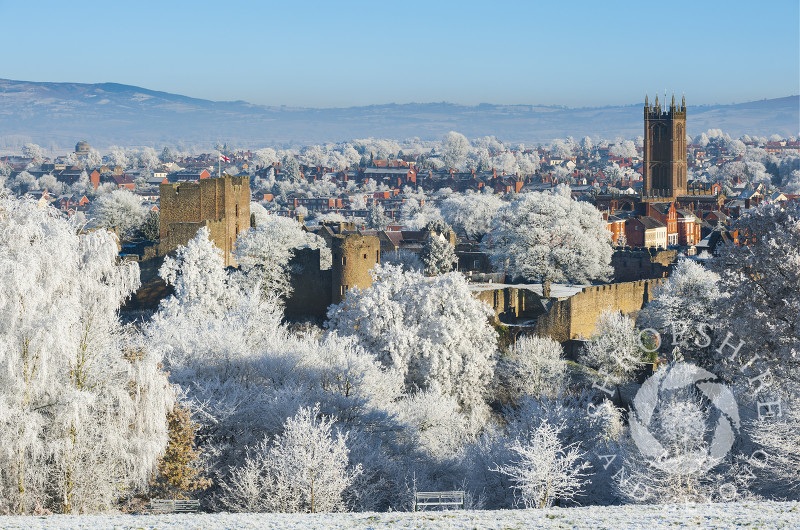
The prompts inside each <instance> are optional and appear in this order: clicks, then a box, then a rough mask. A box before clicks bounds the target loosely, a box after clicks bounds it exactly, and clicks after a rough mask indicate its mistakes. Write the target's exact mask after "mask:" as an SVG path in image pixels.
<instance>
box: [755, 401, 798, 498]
mask: <svg viewBox="0 0 800 530" xmlns="http://www.w3.org/2000/svg"><path fill="white" fill-rule="evenodd" d="M784 397H785V398H786V399H784V400H783V404H782V407H781V413H780V416H776V417H771V418H762V419H760V420H759V421H757V422H755V423H753V424H752V425H751V426H750V428H749V429H748V430H749V434H750V436H751V437H752V439H753V441H754V442H755V443H756V444H758V445H759V446H760V448H761V450H762V451H764V453H765V455H766V456H765V458H763V459H761V460H760V462H761V463H762V465H763V466H764V467H765V468H766V469H767V470H768V471H769V473H770V474H771V475H772V478H773V479H774V480H775V481H776V482H777V483H778V484H779V487H781V488H782V489H783V488H785V487H788V488H789V490H790V491H791V492H792V493H793V494H795V496H796V493H797V489H798V488H800V411H798V408H797V406H798V404H800V403H799V402H798V399H797V398H796V397H795V398H792V397H790V396H784Z"/></svg>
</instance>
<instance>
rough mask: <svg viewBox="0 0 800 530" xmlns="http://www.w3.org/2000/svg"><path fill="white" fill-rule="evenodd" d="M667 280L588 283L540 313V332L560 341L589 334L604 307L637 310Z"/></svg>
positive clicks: (622, 310)
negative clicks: (579, 290) (545, 312)
mask: <svg viewBox="0 0 800 530" xmlns="http://www.w3.org/2000/svg"><path fill="white" fill-rule="evenodd" d="M663 281H664V280H663V279H653V280H642V281H636V282H625V283H612V284H607V285H595V286H591V287H586V288H584V289H583V291H581V292H580V293H578V294H576V295H574V296H572V297H570V298H567V299H565V300H558V301H556V302H554V303H553V306H552V307H551V308H550V311H548V312H547V314H544V315H542V316H540V317H539V321H538V323H537V324H536V333H537V334H538V335H543V336H548V337H551V338H553V339H554V340H557V341H559V342H566V341H568V340H574V339H580V338H588V337H590V336H592V334H593V333H594V326H595V323H596V322H597V318H598V317H599V316H600V314H601V313H602V312H603V311H606V310H613V311H621V312H622V313H624V314H632V313H636V312H637V311H639V310H640V309H641V308H642V307H643V306H644V304H646V303H647V302H648V301H650V300H651V299H652V297H653V289H654V288H655V287H657V286H658V285H660V284H661V283H662V282H663Z"/></svg>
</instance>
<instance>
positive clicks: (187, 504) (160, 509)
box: [150, 499, 200, 513]
mask: <svg viewBox="0 0 800 530" xmlns="http://www.w3.org/2000/svg"><path fill="white" fill-rule="evenodd" d="M150 511H151V512H153V513H196V512H199V511H200V501H197V500H192V499H185V500H184V499H175V500H172V499H150Z"/></svg>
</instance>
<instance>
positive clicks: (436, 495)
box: [414, 491, 464, 512]
mask: <svg viewBox="0 0 800 530" xmlns="http://www.w3.org/2000/svg"><path fill="white" fill-rule="evenodd" d="M428 506H439V507H445V508H446V507H455V508H461V509H462V510H463V509H464V492H463V491H418V492H417V493H415V494H414V511H415V512H416V511H418V510H419V509H420V508H425V507H428Z"/></svg>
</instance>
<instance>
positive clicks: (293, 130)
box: [0, 79, 800, 151]
mask: <svg viewBox="0 0 800 530" xmlns="http://www.w3.org/2000/svg"><path fill="white" fill-rule="evenodd" d="M688 99H689V101H691V96H690V97H689V98H688ZM799 108H800V97H798V96H790V97H785V98H779V99H770V100H762V101H753V102H748V103H741V104H735V105H710V106H699V107H697V106H689V108H688V119H687V122H688V123H687V127H688V131H689V134H691V135H696V134H699V133H700V132H703V131H705V130H707V129H709V128H717V129H722V130H723V131H725V132H727V133H728V134H730V135H731V136H734V137H737V136H740V135H742V134H750V135H759V136H764V135H771V134H775V133H777V134H780V135H782V136H789V135H796V134H798V131H799V130H800V113H799V112H798V109H799ZM451 130H455V131H459V132H461V133H463V134H465V135H466V136H467V137H469V138H474V137H478V136H487V135H493V136H497V137H498V138H500V139H501V140H503V141H505V142H524V143H536V142H546V141H549V140H551V139H553V138H559V137H565V136H567V135H571V136H573V137H575V138H580V137H583V136H586V135H589V136H600V137H605V138H609V139H613V138H615V137H617V136H622V137H625V138H631V137H634V136H636V135H639V134H642V104H641V103H636V104H632V105H626V106H618V107H597V108H566V107H545V106H535V105H491V104H481V105H478V106H464V105H454V104H450V103H409V104H403V105H397V104H387V105H371V106H366V107H349V108H328V109H314V108H292V107H267V106H261V105H253V104H250V103H247V102H244V101H231V102H217V101H208V100H204V99H196V98H190V97H186V96H181V95H177V94H169V93H167V92H157V91H153V90H148V89H145V88H140V87H135V86H130V85H120V84H116V83H101V84H80V83H34V82H26V81H10V80H4V79H0V151H8V150H15V151H18V150H19V148H20V147H21V146H22V144H24V143H25V142H34V143H38V144H39V145H42V146H43V147H45V148H48V149H56V150H64V149H71V148H73V147H74V145H75V143H76V142H77V141H78V140H81V139H85V140H87V141H88V142H89V143H90V144H91V145H92V146H93V147H97V148H98V149H101V150H102V149H103V148H105V147H108V146H109V145H124V146H153V147H156V148H160V147H161V146H163V145H165V144H169V145H173V146H174V145H179V146H182V147H183V148H192V147H194V148H209V147H211V146H213V145H214V144H215V143H216V142H219V141H227V142H229V143H231V144H232V145H235V146H237V147H256V148H257V147H264V146H270V145H281V146H290V145H305V144H310V143H324V142H337V141H342V140H349V139H353V138H367V137H383V138H395V139H403V138H410V137H419V138H422V139H438V138H441V137H442V136H443V135H444V134H446V133H447V132H448V131H451Z"/></svg>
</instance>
